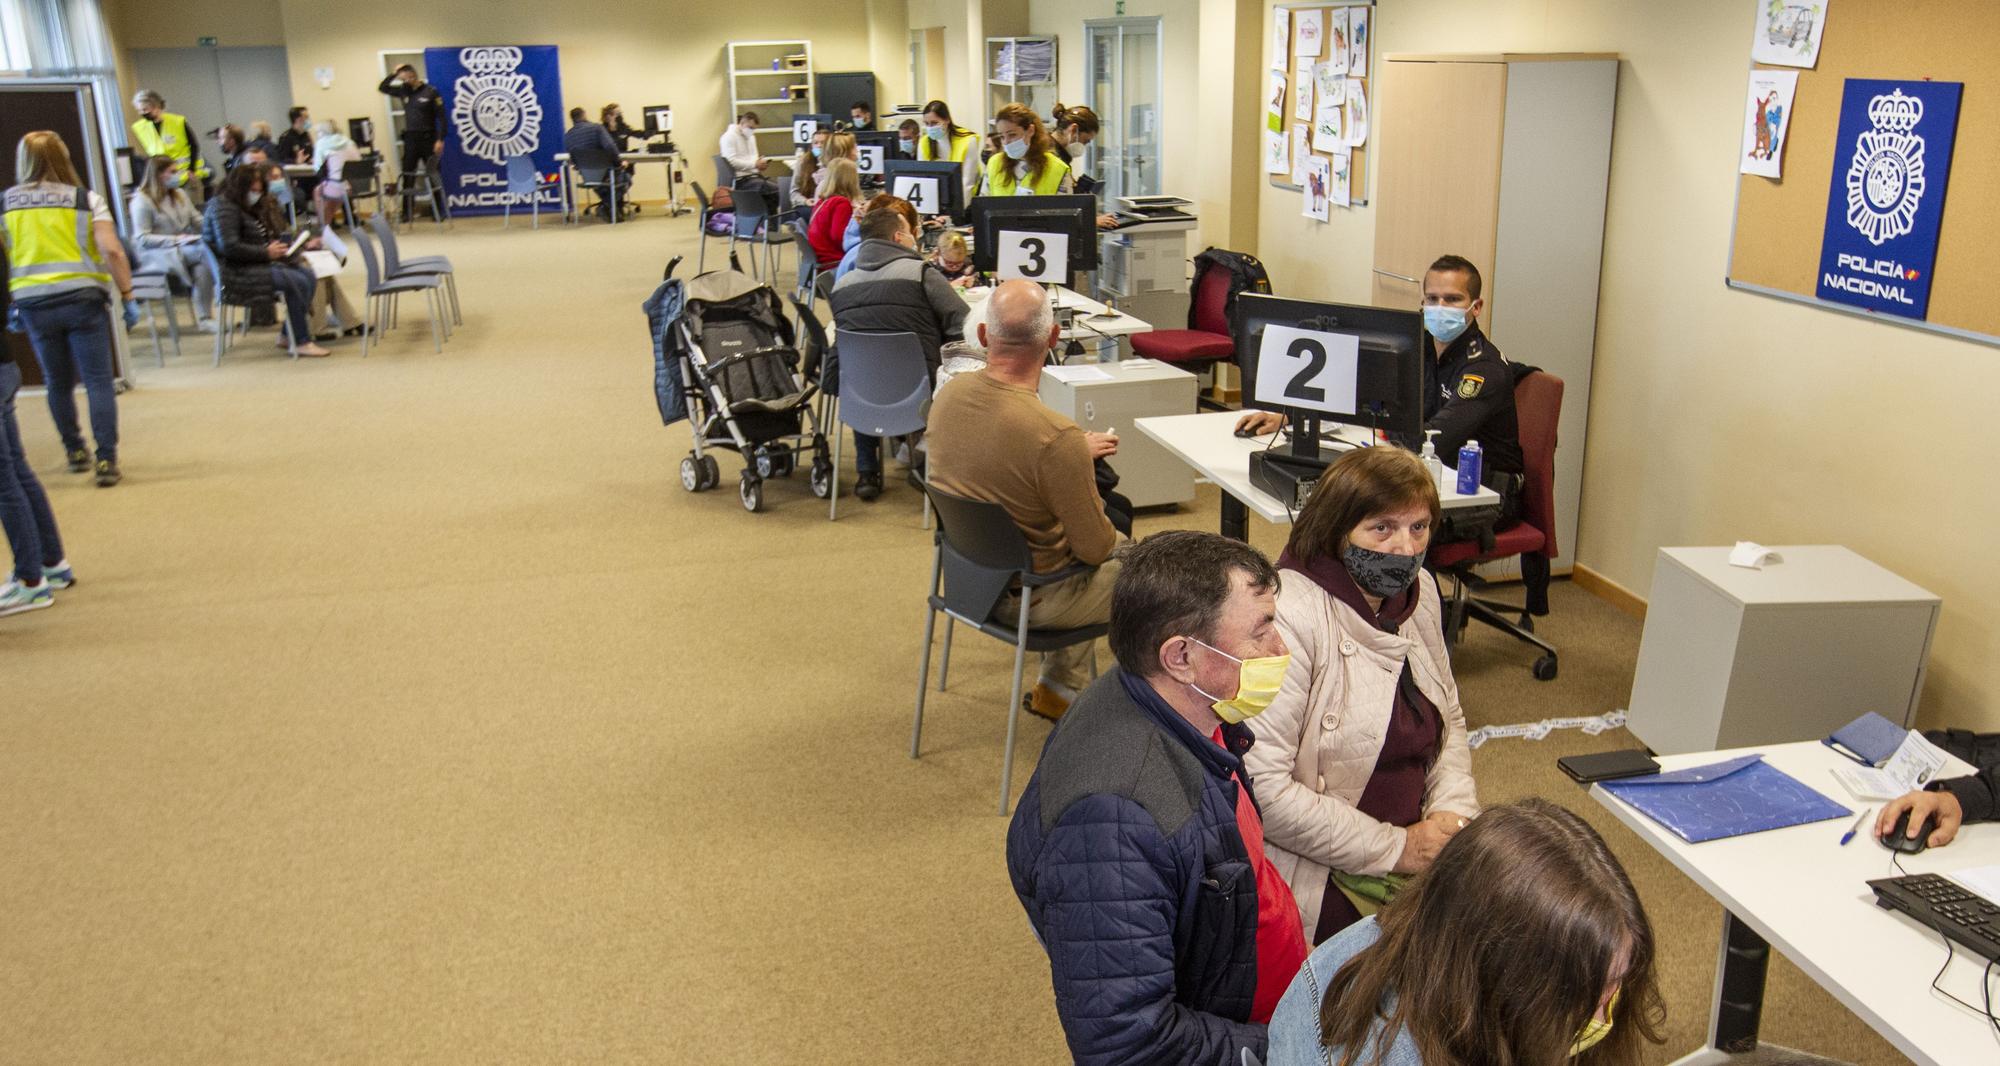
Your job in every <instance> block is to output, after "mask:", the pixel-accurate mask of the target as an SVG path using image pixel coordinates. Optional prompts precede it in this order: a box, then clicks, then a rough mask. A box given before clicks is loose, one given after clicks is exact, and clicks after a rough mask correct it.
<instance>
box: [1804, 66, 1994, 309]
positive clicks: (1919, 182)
mask: <svg viewBox="0 0 2000 1066" xmlns="http://www.w3.org/2000/svg"><path fill="white" fill-rule="evenodd" d="M1964 88H1965V86H1964V84H1963V83H1960V82H1943V81H1894V80H1878V79H1868V78H1849V79H1847V82H1846V86H1845V89H1844V90H1843V92H1842V94H1841V103H1840V133H1839V135H1838V136H1837V137H1836V138H1835V139H1834V155H1833V182H1832V184H1831V186H1830V187H1829V189H1828V191H1827V197H1826V230H1825V236H1824V237H1823V238H1822V239H1821V244H1820V252H1819V288H1818V292H1819V297H1820V299H1822V300H1831V301H1833V302H1835V303H1842V304H1847V305H1849V306H1851V307H1860V308H1865V309H1867V310H1869V311H1876V312H1880V313H1882V314H1886V315H1899V316H1901V317H1903V318H1915V319H1922V318H1924V317H1925V316H1926V315H1927V314H1928V312H1929V309H1930V300H1931V267H1932V266H1933V265H1934V264H1935V263H1936V262H1937V246H1938V232H1939V229H1940V228H1941V226H1942V224H1943V221H1944V190H1945V182H1946V179H1948V178H1949V177H1950V175H1951V152H1952V145H1953V142H1954V141H1955V140H1956V138H1957V135H1958V103H1959V96H1960V94H1961V93H1962V92H1963V90H1964ZM1796 121H1797V120H1796V119H1795V120H1794V122H1796Z"/></svg>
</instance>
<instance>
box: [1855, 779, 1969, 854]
mask: <svg viewBox="0 0 2000 1066" xmlns="http://www.w3.org/2000/svg"><path fill="white" fill-rule="evenodd" d="M1904 811H1908V812H1910V821H1909V824H1908V826H1907V828H1906V829H1905V830H1904V835H1906V836H1910V837H1914V836H1916V835H1917V833H1918V832H1920V831H1921V830H1922V829H1923V825H1924V821H1925V819H1928V818H1931V817H1933V816H1935V817H1936V818H1937V830H1936V831H1935V832H1933V833H1932V834H1931V839H1930V846H1931V847H1933V848H1941V847H1944V846H1945V845H1946V844H1949V843H1951V842H1952V839H1953V838H1954V837H1956V836H1958V827H1959V826H1960V825H1961V824H1963V823H1964V821H1965V808H1963V807H1960V806H1959V805H1958V797H1957V796H1954V795H1952V794H1951V793H1949V792H1908V793H1904V794H1903V795H1901V796H1898V797H1896V798H1895V799H1892V800H1890V801H1889V802H1888V804H1886V805H1885V806H1884V807H1883V808H1882V813H1881V815H1880V816H1878V817H1877V818H1876V819H1875V837H1876V839H1878V840H1879V839H1881V838H1882V837H1884V836H1886V835H1888V832H1889V830H1891V829H1894V828H1895V827H1896V819H1897V818H1899V817H1901V816H1902V813H1903V812H1904Z"/></svg>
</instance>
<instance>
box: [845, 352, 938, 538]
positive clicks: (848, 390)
mask: <svg viewBox="0 0 2000 1066" xmlns="http://www.w3.org/2000/svg"><path fill="white" fill-rule="evenodd" d="M835 353H836V354H835V355H834V358H835V359H836V360H838V364H837V365H838V380H837V382H836V383H837V384H838V385H839V387H840V389H839V391H838V392H836V393H834V398H833V411H834V419H835V421H833V422H832V423H831V424H832V425H833V491H832V492H829V493H827V497H826V520H827V521H829V522H831V521H833V520H835V519H836V518H838V517H839V506H840V451H841V447H840V446H841V444H842V443H843V442H844V440H845V438H846V434H844V433H842V432H840V426H841V424H842V423H845V424H846V425H848V426H850V427H853V429H854V430H855V431H856V432H860V433H866V434H868V435H869V436H871V437H877V438H880V439H881V442H882V448H881V460H882V462H883V464H884V465H887V463H888V461H889V438H891V437H901V436H904V435H906V434H910V433H918V432H921V431H922V430H923V428H924V419H925V416H926V415H927V414H928V413H929V410H930V402H931V372H930V366H929V365H928V364H926V363H925V362H924V347H923V344H922V343H921V342H919V341H918V340H917V335H916V334H914V333H862V332H858V331H856V330H842V331H840V338H839V340H838V341H837V342H836V344H835ZM924 524H925V525H926V526H928V525H929V524H930V503H929V500H926V501H925V505H924Z"/></svg>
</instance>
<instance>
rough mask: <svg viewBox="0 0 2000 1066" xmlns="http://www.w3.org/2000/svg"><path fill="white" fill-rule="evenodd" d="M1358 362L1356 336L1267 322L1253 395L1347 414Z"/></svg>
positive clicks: (1262, 400)
mask: <svg viewBox="0 0 2000 1066" xmlns="http://www.w3.org/2000/svg"><path fill="white" fill-rule="evenodd" d="M1360 366H1361V338H1359V337H1355V336H1351V335H1348V334H1341V333H1321V332H1319V331H1317V330H1310V329H1298V328H1296V327H1293V326H1266V327H1264V343H1263V344H1262V345H1260V346H1259V347H1258V349H1257V385H1256V393H1255V399H1256V401H1257V403H1258V404H1260V405H1262V404H1277V405H1280V406H1283V407H1298V408H1302V409H1304V410H1308V411H1319V412H1321V413H1323V414H1334V415H1351V414H1353V413H1354V379H1355V376H1356V374H1357V373H1358V371H1359V369H1360Z"/></svg>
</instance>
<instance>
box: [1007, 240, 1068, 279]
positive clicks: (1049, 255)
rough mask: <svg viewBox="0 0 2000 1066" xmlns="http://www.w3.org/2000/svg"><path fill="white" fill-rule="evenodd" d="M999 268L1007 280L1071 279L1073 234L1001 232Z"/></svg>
mask: <svg viewBox="0 0 2000 1066" xmlns="http://www.w3.org/2000/svg"><path fill="white" fill-rule="evenodd" d="M999 241H1000V255H999V258H998V262H997V265H998V268H999V269H997V270H995V271H994V272H993V273H994V274H995V276H997V277H999V278H1001V279H1003V280H1012V279H1014V278H1021V279H1023V280H1026V281H1041V282H1062V281H1068V280H1069V235H1068V234H1064V233H1023V232H1020V231H1018V230H1001V231H1000V234H999Z"/></svg>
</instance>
